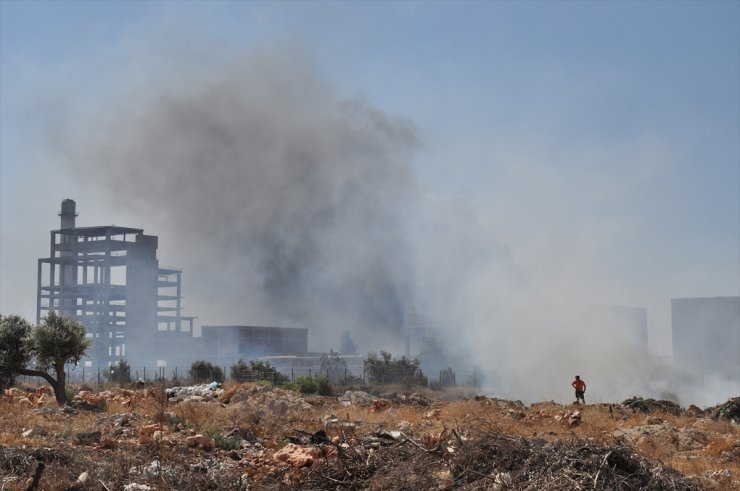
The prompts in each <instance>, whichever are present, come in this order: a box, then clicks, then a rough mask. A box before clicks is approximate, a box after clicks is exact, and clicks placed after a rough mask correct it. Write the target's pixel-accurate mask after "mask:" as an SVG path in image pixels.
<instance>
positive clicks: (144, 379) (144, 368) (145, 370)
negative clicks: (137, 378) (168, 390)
mask: <svg viewBox="0 0 740 491" xmlns="http://www.w3.org/2000/svg"><path fill="white" fill-rule="evenodd" d="M144 382H146V367H144Z"/></svg>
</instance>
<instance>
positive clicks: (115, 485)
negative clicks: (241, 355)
mask: <svg viewBox="0 0 740 491" xmlns="http://www.w3.org/2000/svg"><path fill="white" fill-rule="evenodd" d="M244 386H245V387H250V385H249V384H245V385H244ZM230 387H235V385H233V384H227V387H226V388H227V389H228V388H230ZM147 391H148V392H147V393H146V396H144V397H140V398H139V399H137V401H136V402H135V403H132V404H124V403H122V402H113V401H111V402H109V403H108V404H107V406H106V408H105V409H104V410H103V411H100V412H96V411H82V410H81V411H78V412H77V413H76V414H72V415H70V414H64V413H63V412H61V411H60V410H59V408H58V407H57V406H56V404H54V403H51V404H48V405H46V406H44V407H41V408H38V409H36V410H33V409H31V408H29V407H28V406H27V404H25V403H21V402H18V401H11V400H8V399H7V398H0V447H4V448H5V449H24V448H25V449H28V450H24V451H21V450H18V457H17V458H18V459H20V460H18V461H19V462H21V461H22V462H25V463H26V464H27V466H26V467H22V468H21V467H19V468H18V473H19V474H22V475H24V476H26V477H28V476H30V475H31V473H32V472H33V465H32V464H33V462H35V460H34V458H36V457H34V458H31V457H29V455H30V454H29V452H30V451H31V449H42V448H53V449H55V450H54V452H55V453H56V454H58V455H59V458H60V459H62V460H64V459H66V460H64V462H65V463H64V464H63V465H62V464H60V463H59V462H61V461H59V462H56V461H52V460H50V461H49V462H48V465H47V470H46V471H45V472H48V475H47V474H45V476H46V478H45V479H46V480H45V481H44V482H52V481H51V479H50V478H51V477H54V479H56V482H59V483H67V484H68V483H69V482H70V480H72V481H73V480H74V479H76V477H77V475H79V473H80V472H81V471H82V470H88V469H96V472H97V474H96V478H97V479H100V480H102V481H103V482H105V483H107V484H106V485H107V486H108V487H109V488H110V489H121V488H122V487H123V485H125V484H126V483H128V482H132V479H133V477H132V476H130V475H129V471H130V469H132V468H133V467H135V466H141V465H146V464H147V463H149V462H151V461H152V459H154V458H157V459H160V460H162V461H163V462H164V461H167V462H169V463H170V464H172V465H173V466H179V467H178V469H179V468H180V467H182V469H184V470H181V471H178V473H176V476H175V477H170V478H169V479H170V480H169V481H167V482H166V483H164V484H163V483H160V484H159V487H158V489H205V488H206V487H208V485H206V484H203V486H205V487H200V486H201V484H199V483H200V481H198V479H200V477H198V476H195V477H193V476H192V475H191V474H192V471H190V470H188V469H190V466H192V465H194V464H196V463H198V462H202V461H203V459H211V460H213V459H227V460H228V459H229V457H228V456H226V455H225V454H220V453H215V454H212V455H209V454H203V453H202V452H200V451H198V450H197V449H184V448H182V447H178V446H163V445H138V443H137V441H136V438H137V435H138V427H140V426H143V425H144V424H151V423H161V424H162V425H163V427H166V430H167V431H168V432H173V431H175V430H174V426H175V424H177V423H180V424H181V425H182V427H184V428H185V429H187V430H193V432H200V433H204V434H209V435H215V434H223V433H225V432H226V431H228V430H230V429H233V428H240V429H249V430H250V431H251V432H253V434H254V435H256V436H257V437H259V438H261V439H263V440H264V442H265V446H266V447H267V448H268V449H274V448H277V447H280V446H282V445H284V443H285V442H286V441H287V440H286V439H287V438H288V437H290V436H293V437H295V436H296V435H307V434H312V433H314V432H316V431H318V430H320V429H326V431H327V433H329V436H330V437H332V436H337V437H339V438H340V440H341V441H344V442H347V441H351V442H354V443H352V444H353V445H354V444H357V442H361V441H362V440H363V438H367V435H372V434H374V433H375V432H376V431H377V430H379V429H381V428H384V429H388V430H395V429H398V428H399V427H402V426H408V430H404V432H405V433H406V434H408V435H410V436H411V437H413V438H415V439H417V441H419V442H421V443H422V444H423V445H427V443H425V442H432V443H431V444H429V445H427V448H431V447H433V446H434V444H436V443H435V442H436V441H437V440H435V438H436V437H438V436H439V435H440V434H442V433H443V432H447V433H445V434H447V435H451V434H452V433H451V432H452V430H455V432H456V434H458V435H459V436H460V437H461V438H466V439H470V441H473V440H475V439H476V438H481V436H482V435H487V437H486V438H487V440H485V441H486V442H488V443H487V444H491V445H494V446H497V447H496V448H505V449H508V450H507V451H511V452H513V453H512V455H514V456H515V455H518V453H517V452H525V453H527V455H530V456H531V455H535V454H537V452H538V451H539V450H537V449H536V448H534V447H531V448H530V447H527V445H529V444H526V445H525V443H523V442H531V441H542V442H545V443H547V444H552V445H556V446H557V445H559V444H561V443H563V444H565V443H567V442H585V443H581V444H580V445H582V446H583V445H585V447H584V448H589V449H591V450H593V452H594V453H591V454H589V455H591V456H592V457H593V458H594V459H596V456H597V455H601V453H599V452H606V451H608V448H610V446H614V445H617V444H618V442H617V441H616V440H615V438H614V437H613V436H612V434H613V433H614V432H615V431H616V430H619V429H625V428H633V427H636V426H641V425H644V424H646V423H647V420H648V418H660V419H661V420H664V421H667V422H668V423H670V425H671V426H673V427H675V428H677V429H681V428H695V429H697V430H698V431H701V432H702V433H703V434H705V435H706V438H707V441H706V443H707V445H706V446H705V447H704V448H702V449H699V450H692V451H688V452H687V451H682V452H678V451H677V450H676V448H674V447H670V446H659V445H655V444H652V443H650V441H649V440H647V441H646V442H644V443H643V444H641V445H639V446H638V447H637V451H638V452H639V453H640V455H641V456H643V457H646V458H650V459H656V460H657V461H659V462H662V463H663V464H665V465H668V466H670V467H672V468H674V469H676V470H678V471H680V472H682V473H684V474H686V475H692V476H705V475H707V474H709V473H712V472H716V471H721V470H723V469H729V470H730V471H731V472H732V473H733V475H734V476H735V477H736V478H737V476H740V462H738V459H737V453H733V452H736V445H737V442H738V441H740V428H738V427H737V426H736V425H731V424H729V423H727V422H722V421H712V420H708V419H701V418H695V417H688V416H675V415H672V414H667V413H661V412H653V413H650V414H644V413H633V412H632V411H631V410H625V409H624V408H622V407H621V406H620V405H613V406H611V407H610V406H609V405H587V406H573V405H560V404H556V403H553V402H542V403H538V404H533V405H531V406H530V407H524V406H522V405H521V404H517V403H515V402H511V401H499V400H495V399H486V398H482V399H480V400H475V399H472V398H471V399H463V400H452V401H446V400H445V401H442V400H437V401H435V402H433V403H432V404H431V405H424V404H416V403H404V402H399V401H398V400H394V402H392V403H391V404H390V406H389V407H386V408H382V409H377V408H373V407H372V406H356V405H351V406H340V405H339V404H338V402H337V400H336V398H322V397H317V396H312V397H310V398H307V399H308V400H309V401H310V402H311V403H312V405H313V409H310V410H300V411H297V410H293V411H290V412H288V413H287V414H285V415H284V416H282V417H278V416H276V415H275V414H273V413H271V412H270V411H269V410H267V409H266V408H264V407H256V408H255V407H254V406H253V405H244V404H220V403H218V402H215V401H211V402H182V403H179V404H171V403H169V402H168V401H167V400H166V398H165V397H164V392H163V389H162V388H161V387H155V388H150V389H147ZM140 395H143V394H140ZM428 395H433V394H428ZM576 410H577V411H580V413H581V418H582V419H581V423H580V424H578V425H575V426H569V425H568V424H567V418H565V420H564V421H563V420H558V417H560V416H562V415H564V414H572V412H573V411H576ZM122 413H127V414H130V415H135V416H136V418H132V419H133V420H134V421H135V422H134V423H132V430H133V431H134V433H133V436H134V438H133V439H129V441H127V442H121V443H120V444H119V445H118V446H117V447H116V448H114V449H112V450H101V449H97V448H93V447H77V446H72V445H71V444H70V441H71V440H72V438H73V437H74V435H76V434H78V433H81V432H89V431H93V430H96V429H97V430H102V431H104V432H106V431H110V424H111V423H110V421H111V420H112V419H113V416H114V415H117V414H122ZM330 414H334V415H336V416H337V417H338V418H339V419H340V421H342V422H351V423H354V424H356V425H357V427H356V429H354V430H351V429H348V428H345V427H336V426H335V427H325V425H324V419H325V418H326V417H327V416H328V415H330ZM101 421H102V422H101ZM697 421H698V423H697ZM105 425H108V426H105ZM34 428H42V429H43V430H44V431H45V432H46V435H32V436H31V437H25V438H24V437H22V436H21V434H22V432H23V431H24V429H34ZM520 437H522V438H521V439H518V438H520ZM512 445H513V446H512ZM520 445H524V446H523V447H521V448H520V447H519V446H520ZM620 445H621V444H620ZM392 448H393V450H392V453H391V454H389V457H388V458H393V459H398V462H397V463H398V469H397V470H393V472H391V471H390V470H387V471H388V475H387V476H386V478H384V479H381V480H379V481H377V482H375V484H377V485H380V484H381V481H382V483H385V484H386V485H391V484H392V479H391V477H393V476H396V477H397V478H399V479H407V478H409V479H410V477H408V476H409V475H410V474H414V473H417V474H418V475H417V477H416V478H418V479H420V480H419V481H418V482H416V484H415V485H418V486H422V485H427V484H430V483H432V482H433V481H434V480H437V481H440V480H441V481H444V479H446V478H443V477H440V476H446V475H448V474H449V471H450V468H449V467H446V466H447V464H445V463H444V462H446V461H445V460H444V459H443V460H439V459H437V460H434V459H431V457H430V456H429V458H427V457H428V456H425V454H424V453H423V452H422V453H419V452H420V451H419V450H418V449H415V447H413V446H411V445H405V446H404V445H399V446H397V448H396V447H392ZM553 448H556V447H553ZM558 448H559V447H558ZM563 448H565V447H563ZM568 448H570V447H568ZM615 448H616V447H615ZM566 450H567V449H566ZM571 450H573V449H571ZM571 450H568V451H569V452H570V451H571ZM591 450H589V451H591ZM14 451H15V450H14ZM573 451H575V450H573ZM23 452H25V453H23ZM414 452H416V453H414ZM471 452H472V450H471ZM14 455H15V454H14ZM604 455H606V454H605V453H604ZM728 455H730V456H731V455H734V456H735V457H734V461H733V460H732V458H728ZM468 457H470V459H472V460H470V462H467V461H465V462H467V463H464V462H463V463H461V464H460V465H463V464H464V465H468V464H469V465H471V466H474V465H473V464H474V462H475V458H476V457H475V456H474V453H471V454H470V455H469V456H468ZM512 458H513V457H512ZM537 458H539V459H544V460H543V462H544V461H545V460H546V458H545V456H544V455H543V456H541V457H537ZM599 458H606V457H603V456H602V457H599ZM100 459H103V460H100ZM409 459H411V460H409ZM430 459H431V460H430ZM101 462H105V463H104V464H103V463H101ZM363 462H365V461H363ZM367 462H370V460H367ZM404 462H407V463H408V466H409V467H408V468H407V467H404V466H405V465H406V464H404ZM461 462H462V461H461ZM26 464H24V465H26ZM356 464H357V465H360V464H361V462H359V461H358V462H357V463H356ZM368 465H370V464H368ZM384 465H385V464H384V463H383V462H382V461H378V462H375V463H374V464H372V465H370V467H372V468H373V469H376V470H380V469H383V468H384V467H383V466H384ZM513 465H514V464H512V466H513ZM373 466H375V467H373ZM52 468H53V469H54V470H53V471H52ZM471 468H472V467H471ZM466 469H467V468H466ZM173 472H174V471H173ZM275 472H277V471H275ZM368 472H369V471H368ZM425 472H426V474H424V473H425ZM461 472H462V471H461ZM465 472H468V471H467V470H466V471H465ZM471 472H472V471H471ZM189 473H191V474H189ZM409 473H410V474H409ZM445 473H447V474H445ZM0 474H1V473H0ZM278 475H279V472H278ZM363 475H364V474H363ZM465 475H466V476H467V474H465ZM420 476H421V477H420ZM201 477H202V476H201ZM186 478H190V479H191V480H192V483H191V484H190V485H187V484H180V485H176V483H178V482H181V481H178V480H177V479H182V480H184V479H186ZM468 478H470V479H473V477H472V475H470V476H468V477H466V479H468ZM204 479H205V477H204ZM224 479H225V478H224ZM23 482H24V483H25V481H23ZM184 482H185V481H182V483H184ZM204 482H205V481H204ZM224 482H225V481H224ZM266 482H267V481H266ZM276 482H278V483H279V480H278V481H276ZM470 482H471V483H472V482H473V481H472V480H471V481H470ZM475 482H477V481H475ZM375 484H374V485H375ZM407 484H409V485H414V484H413V482H411V481H409V482H408V483H407ZM488 484H489V485H490V484H491V483H490V482H489V483H488ZM3 486H4V488H3V489H26V487H24V486H23V485H22V484H21V481H19V480H13V481H7V482H2V483H0V487H3ZM14 486H15V487H14ZM210 486H211V489H222V488H220V487H219V486H220V484H218V485H216V484H213V483H211V484H210ZM471 486H472V484H471ZM278 487H279V486H278ZM39 489H53V487H48V488H44V487H43V486H42V487H40V488H39ZM255 489H260V488H259V487H255ZM471 489H472V488H471ZM728 489H729V488H728Z"/></svg>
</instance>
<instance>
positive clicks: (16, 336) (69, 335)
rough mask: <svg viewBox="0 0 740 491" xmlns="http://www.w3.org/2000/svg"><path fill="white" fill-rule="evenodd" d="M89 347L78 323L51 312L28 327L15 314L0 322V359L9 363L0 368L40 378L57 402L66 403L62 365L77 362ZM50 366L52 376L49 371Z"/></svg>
mask: <svg viewBox="0 0 740 491" xmlns="http://www.w3.org/2000/svg"><path fill="white" fill-rule="evenodd" d="M89 346H90V340H89V339H87V338H86V337H85V328H84V327H83V326H82V324H80V323H79V322H77V321H76V320H73V319H70V318H68V317H63V316H60V315H58V314H57V313H56V312H54V311H51V312H49V315H47V316H46V318H45V319H44V322H43V323H42V324H41V325H40V326H35V327H29V326H28V323H27V322H26V321H24V320H23V319H21V318H20V317H17V316H10V317H3V318H2V323H1V324H0V358H1V359H2V360H3V361H6V360H7V362H8V363H9V364H8V365H7V366H6V367H5V368H4V369H3V370H2V371H3V372H8V373H11V374H12V375H15V374H19V375H28V376H31V377H41V378H43V379H44V380H46V381H47V382H49V385H51V387H52V389H54V397H55V398H56V400H57V403H58V404H59V405H64V404H66V403H67V402H68V401H67V394H66V392H65V388H66V382H67V374H66V373H65V372H64V365H66V364H67V363H77V362H79V361H80V358H81V357H82V356H84V355H85V350H87V348H88V347H89ZM32 360H33V361H34V362H35V364H34V366H33V367H31V365H30V362H31V361H32ZM50 369H53V370H54V374H55V375H56V378H55V377H53V376H52V375H50V374H49V370H50Z"/></svg>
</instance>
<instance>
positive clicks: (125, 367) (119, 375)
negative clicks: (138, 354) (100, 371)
mask: <svg viewBox="0 0 740 491" xmlns="http://www.w3.org/2000/svg"><path fill="white" fill-rule="evenodd" d="M105 378H106V379H107V380H108V382H111V383H113V384H128V383H131V366H129V364H128V362H127V361H126V360H125V359H121V360H118V363H116V364H115V365H111V367H110V368H109V369H108V370H106V372H105Z"/></svg>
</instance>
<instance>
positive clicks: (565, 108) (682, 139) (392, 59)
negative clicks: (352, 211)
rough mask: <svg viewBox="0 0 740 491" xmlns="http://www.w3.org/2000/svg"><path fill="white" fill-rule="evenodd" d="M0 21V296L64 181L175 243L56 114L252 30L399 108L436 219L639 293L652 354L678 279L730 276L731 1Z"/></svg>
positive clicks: (292, 7) (739, 191)
mask: <svg viewBox="0 0 740 491" xmlns="http://www.w3.org/2000/svg"><path fill="white" fill-rule="evenodd" d="M0 22H1V24H0V77H1V78H0V124H1V126H0V165H1V169H0V177H1V182H0V220H1V221H0V234H1V235H0V275H1V276H0V312H2V313H19V314H22V315H24V316H27V317H28V318H30V319H33V318H34V317H35V298H36V291H35V286H36V285H35V281H36V260H37V258H39V257H45V256H47V255H48V237H49V235H48V232H49V230H50V229H52V228H57V227H58V217H57V216H56V214H57V212H58V210H59V204H60V202H61V200H62V199H65V198H73V199H75V200H76V201H77V203H78V212H79V213H80V218H79V221H78V223H79V224H80V225H98V224H107V223H115V224H117V225H124V226H132V227H143V228H145V229H146V231H147V232H148V233H153V234H159V235H160V236H161V237H160V259H161V260H162V262H163V263H164V264H165V265H170V264H169V263H168V261H167V260H168V258H169V257H177V256H172V255H171V253H170V252H168V248H173V247H175V246H174V244H173V242H172V241H171V240H170V241H168V237H167V236H166V235H163V234H162V233H161V232H160V231H159V230H157V229H156V228H153V227H156V224H157V222H156V221H155V220H154V219H153V218H152V217H151V216H148V215H146V214H137V213H136V212H134V211H132V210H127V209H122V208H121V207H120V206H116V205H115V204H114V202H113V201H108V200H103V199H99V196H100V193H101V191H100V190H97V191H94V190H91V189H90V184H89V183H90V180H89V179H83V178H81V177H80V176H77V175H75V174H74V171H73V169H71V168H70V166H69V165H68V162H66V161H65V159H64V158H63V157H61V156H60V155H59V154H58V153H57V152H59V148H60V147H68V146H70V145H72V144H75V143H79V142H81V141H82V140H84V135H83V136H81V135H79V134H78V135H76V139H74V140H72V143H70V141H61V142H60V141H59V139H60V138H62V139H63V138H64V137H63V136H60V135H64V134H65V133H64V132H61V133H60V131H59V129H60V128H64V127H65V126H68V125H72V126H74V127H75V128H73V130H74V129H78V130H79V128H85V127H86V126H85V125H84V124H80V125H79V126H78V122H79V121H84V122H88V124H89V121H90V120H91V118H93V119H94V117H95V116H96V115H97V114H100V113H101V112H105V111H106V108H110V107H116V106H118V105H120V104H121V99H122V98H124V97H125V95H126V94H131V93H134V94H136V93H140V92H141V91H142V90H145V88H146V87H147V84H149V83H150V82H151V81H150V80H149V79H148V77H161V76H165V77H169V78H168V80H171V81H172V83H173V84H175V85H176V84H177V83H178V82H177V77H178V76H179V74H180V73H182V77H183V78H185V77H189V76H190V74H191V72H192V71H193V70H191V69H190V68H183V65H186V64H193V63H194V62H196V63H200V62H202V66H201V67H199V69H202V70H204V71H207V70H208V67H209V66H210V64H211V63H212V60H213V58H219V59H223V57H225V56H227V55H228V54H229V53H239V52H241V51H250V50H252V49H257V48H265V47H268V48H270V49H280V48H281V47H285V49H286V50H289V51H291V52H293V53H296V52H298V53H301V54H302V55H303V56H305V57H306V58H307V59H309V60H310V63H311V64H312V66H315V67H316V71H317V72H318V73H319V74H320V75H321V77H323V78H324V80H326V81H327V83H328V84H330V85H331V87H332V90H333V91H334V92H336V93H338V94H339V95H340V96H341V97H344V98H347V99H358V100H364V101H368V102H369V103H370V104H371V105H372V106H373V107H375V108H379V109H380V110H382V111H384V112H385V113H388V114H390V115H393V116H394V117H399V118H404V119H407V120H408V121H410V122H411V123H412V124H413V125H414V127H415V131H416V134H417V138H418V147H417V149H416V152H415V154H414V157H413V160H412V165H413V169H414V171H415V175H416V179H417V180H418V184H419V186H420V188H421V189H422V190H423V193H424V196H425V199H426V200H429V201H430V202H436V203H441V204H440V205H439V209H440V211H441V213H444V211H445V210H449V207H448V206H447V204H449V203H454V204H455V207H456V209H462V210H466V212H465V213H464V214H463V215H460V216H455V217H452V218H451V219H449V221H447V222H445V223H450V222H455V223H456V222H460V221H462V222H469V223H470V224H476V226H480V227H481V228H484V229H485V230H486V233H485V234H483V235H484V236H485V237H489V238H490V240H491V247H492V248H493V247H499V248H504V249H506V250H507V251H508V255H509V258H508V260H510V261H511V262H512V263H513V264H514V265H515V266H516V268H517V269H518V270H521V271H523V272H524V274H525V275H526V276H527V278H528V281H529V282H532V283H535V284H538V285H541V289H551V290H557V289H560V288H563V289H570V290H572V291H573V292H574V293H577V292H586V291H588V292H598V294H595V295H593V298H591V300H593V299H598V300H599V301H600V302H602V303H604V304H617V305H632V306H640V307H646V308H648V321H649V323H650V347H651V350H652V351H653V352H654V353H656V354H659V355H667V354H670V336H669V327H670V317H669V310H670V302H669V299H670V298H672V297H691V296H720V295H738V294H739V293H740V136H739V135H740V2H737V1H723V2H711V1H702V2H671V1H660V2H563V1H561V2H557V1H550V2H535V1H530V2H503V1H501V2H411V1H408V2H377V1H373V2H359V1H357V2H288V1H285V2H216V1H209V2H195V1H193V2H140V1H131V2H125V1H121V2H116V1H98V2H96V1H89V2H84V1H78V2H72V1H54V2H44V1H32V2H21V1H9V0H2V1H0ZM142 88H144V89H142ZM73 132H74V131H73ZM162 144H163V145H167V142H162ZM99 165H100V166H101V169H102V168H103V167H104V166H105V165H106V162H100V164H99ZM86 172H92V173H94V172H96V171H95V169H94V168H93V169H90V168H88V169H87V170H86ZM101 172H103V171H102V170H101ZM102 192H103V193H110V194H115V193H116V192H117V189H116V188H115V186H111V188H110V189H106V190H103V191H102ZM436 232H437V233H438V234H439V236H440V237H444V236H445V235H446V234H451V233H458V232H459V230H458V229H454V230H453V229H448V228H445V227H441V228H440V229H439V230H437V231H436ZM482 247H485V242H483V245H482ZM430 256H433V254H430ZM175 266H182V267H183V268H184V269H185V282H186V284H187V281H188V276H187V273H188V269H187V265H186V264H175ZM474 284H478V285H480V286H481V288H483V289H485V288H486V285H487V284H488V283H486V281H484V280H482V279H478V280H476V282H475V283H474ZM186 292H187V286H186ZM553 293H556V292H553ZM186 294H187V293H186ZM479 294H480V295H482V296H485V295H486V292H485V291H483V292H479ZM491 295H495V293H494V292H491ZM574 297H575V298H577V297H578V295H577V294H574V295H573V296H572V297H571V300H572V298H574ZM188 301H190V300H188ZM192 301H193V302H194V303H195V304H196V305H197V299H193V300H192ZM188 314H194V315H198V313H197V312H188Z"/></svg>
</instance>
